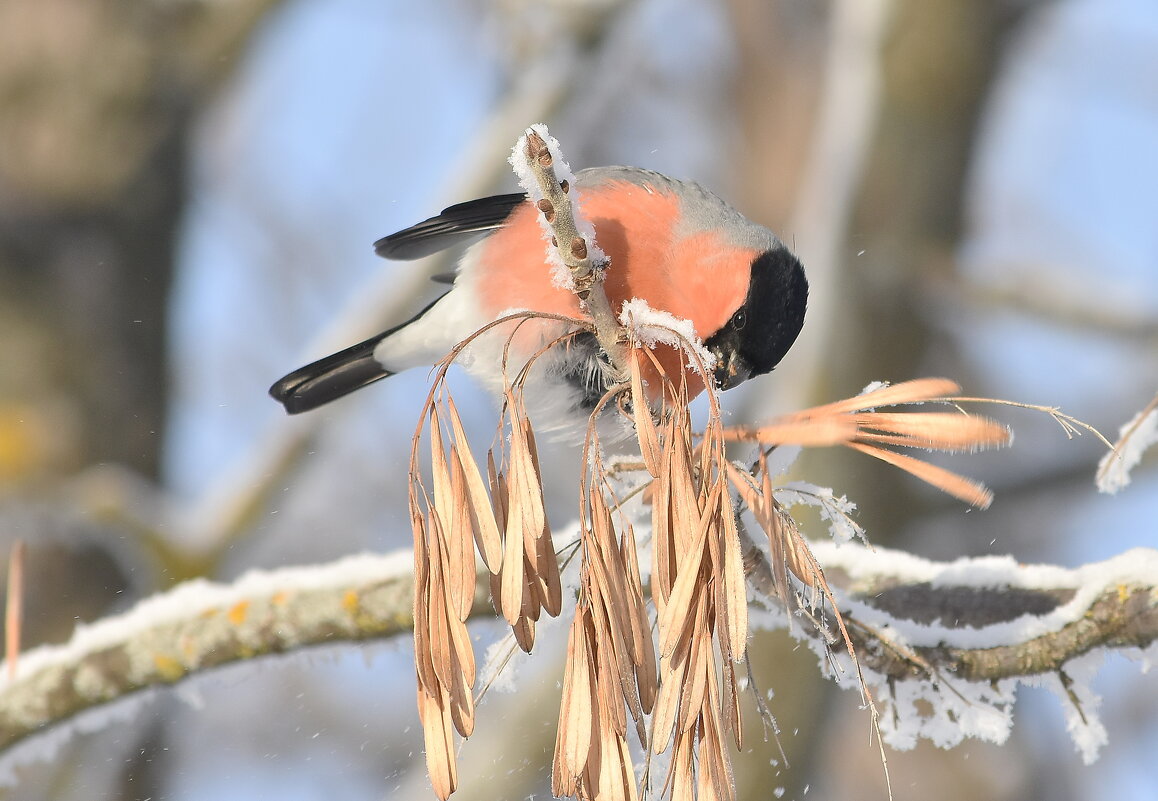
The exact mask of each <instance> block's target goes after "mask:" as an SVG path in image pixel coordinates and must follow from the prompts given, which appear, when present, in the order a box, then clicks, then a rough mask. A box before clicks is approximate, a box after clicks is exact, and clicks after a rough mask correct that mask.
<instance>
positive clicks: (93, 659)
mask: <svg viewBox="0 0 1158 801" xmlns="http://www.w3.org/2000/svg"><path fill="white" fill-rule="evenodd" d="M575 536H576V534H575V532H574V531H570V532H567V533H566V534H563V535H560V536H558V537H556V539H555V544H556V546H557V547H560V548H562V547H567V546H568V545H569V544H570V543H571V542H572V541H573V540H574V538H575ZM813 548H814V550H815V552H816V555H817V556H818V558H819V560H820V562H821V563H822V565H823V566H824V569H825V571H826V573H827V575H828V576H829V579H830V583H831V584H832V585H833V586H834V587H835V588H837V590H838V594H839V597H840V598H841V606H842V608H843V610H844V612H845V620H846V621H847V622H848V628H849V631H850V636H851V637H852V638H853V639H854V640H855V645H856V648H857V651H858V653H859V654H860V659H861V662H862V665H863V667H864V668H865V671H866V674H867V675H868V677H869V680H870V682H871V683H874V684H877V685H878V686H880V687H882V688H884V687H888V688H890V690H889V692H888V693H886V694H885V698H884V700H885V701H886V702H891V703H892V705H893V710H894V714H891V715H888V714H887V715H885V716H884V721H883V722H884V723H885V726H883V729H884V732H885V736H886V737H887V738H888V739H889V741H890V743H891V744H892V745H894V746H896V747H902V748H903V747H906V746H907V745H912V744H913V743H914V742H915V740H916V738H917V737H927V738H931V739H934V740H935V741H937V742H938V743H940V744H953V743H955V742H957V741H959V740H960V739H962V738H963V737H966V736H974V737H983V738H985V739H990V740H996V741H1001V740H1003V739H1004V737H1005V736H1006V735H1007V734H1008V727H1009V722H1010V721H1011V720H1012V701H1013V690H1014V689H1015V686H1016V683H1017V682H1018V681H1020V682H1021V683H1028V682H1038V681H1043V680H1045V679H1048V681H1047V682H1046V683H1050V682H1052V684H1053V686H1054V687H1055V689H1057V690H1058V692H1059V694H1061V695H1062V696H1063V698H1066V699H1068V702H1069V703H1070V704H1071V706H1072V711H1073V714H1074V720H1079V719H1080V721H1081V722H1082V723H1085V724H1086V726H1085V731H1086V734H1087V740H1086V741H1083V740H1081V739H1079V740H1078V742H1079V744H1080V745H1081V746H1082V748H1083V753H1085V755H1086V756H1087V758H1090V757H1091V755H1092V753H1093V752H1096V749H1097V746H1098V745H1100V744H1101V740H1098V739H1097V737H1096V734H1097V732H1098V731H1100V728H1099V724H1097V720H1096V717H1095V716H1094V714H1093V713H1094V712H1095V709H1094V708H1093V707H1096V701H1097V699H1096V698H1094V697H1092V695H1091V694H1090V692H1089V690H1088V688H1087V687H1086V686H1084V684H1083V680H1084V679H1085V678H1087V677H1086V676H1084V675H1082V674H1083V670H1085V669H1084V668H1081V665H1078V667H1079V668H1081V669H1078V670H1074V669H1073V666H1074V665H1075V664H1076V663H1075V661H1074V660H1077V659H1078V658H1079V657H1082V656H1083V655H1087V654H1091V653H1103V652H1106V651H1111V650H1125V651H1133V650H1134V649H1138V650H1145V649H1151V650H1150V651H1149V652H1148V655H1149V657H1150V658H1153V656H1154V653H1153V647H1154V642H1155V640H1158V551H1154V550H1150V549H1134V550H1131V551H1128V552H1127V553H1124V554H1122V555H1121V556H1118V557H1115V558H1113V559H1110V560H1108V561H1106V562H1101V563H1097V564H1091V565H1086V566H1083V567H1080V568H1077V569H1074V570H1067V569H1064V568H1060V567H1053V566H1047V565H1021V564H1018V563H1016V562H1014V561H1013V560H1012V559H1011V558H1009V557H982V558H976V559H958V560H956V561H954V562H947V563H938V562H929V561H925V560H922V559H919V558H917V557H913V556H911V555H908V554H905V553H903V552H898V551H889V550H886V549H875V550H870V549H868V548H865V547H862V546H857V545H851V544H845V545H842V546H840V547H836V546H834V545H831V544H827V543H825V544H814V545H813ZM747 557H748V558H747V562H748V564H749V568H750V580H751V581H752V582H753V583H754V585H755V586H756V588H757V590H758V591H759V590H760V589H761V587H760V584H761V568H760V566H759V565H758V564H755V565H754V562H758V561H759V559H760V557H759V556H755V557H753V554H752V553H749V554H748V555H747ZM753 566H754V569H753ZM479 575H480V579H479V582H478V584H477V586H476V590H475V602H474V609H473V612H472V614H474V615H476V616H483V615H487V616H489V615H493V614H494V613H493V610H492V609H491V608H490V605H489V603H487V602H486V598H487V596H488V592H489V581H490V578H489V573H488V571H485V570H481V571H480V572H479ZM412 592H413V576H412V574H411V554H410V552H409V551H408V550H407V551H400V552H397V553H394V554H388V555H384V556H371V555H362V556H354V557H348V558H345V559H342V560H340V561H337V562H334V563H331V564H328V565H321V566H310V567H299V568H287V569H281V570H274V571H263V572H254V573H249V574H246V575H245V576H243V577H241V578H240V579H238V580H237V581H236V582H235V583H233V584H231V585H223V584H214V583H211V582H208V581H203V580H195V581H191V582H187V583H185V584H182V585H180V586H178V587H176V588H174V589H173V590H170V591H169V592H167V593H164V594H161V595H158V596H155V597H152V598H149V599H146V600H144V601H142V602H141V603H140V604H138V605H137V606H136V607H134V608H133V609H131V610H129V611H128V612H126V613H124V614H122V615H118V616H115V617H110V618H106V619H105V620H102V621H100V622H97V623H94V624H91V625H87V626H82V627H81V628H79V629H78V630H77V632H76V633H75V634H74V635H73V637H72V640H71V641H70V642H68V643H67V644H64V645H60V646H46V647H41V648H37V649H34V650H33V651H30V652H28V653H26V654H24V655H22V656H21V658H20V661H19V663H18V667H17V671H16V675H15V676H14V677H13V678H11V679H2V680H0V750H8V749H10V748H12V747H13V746H14V745H16V744H17V743H19V742H20V741H22V740H24V739H25V738H28V737H29V736H30V735H33V734H36V733H39V732H41V731H43V730H45V729H46V728H47V727H51V726H53V725H55V724H60V723H62V722H65V721H67V720H69V719H71V718H73V717H74V716H76V715H77V714H79V713H81V712H83V711H85V710H88V709H91V708H94V707H97V706H100V705H103V704H111V703H113V702H115V701H118V700H120V699H123V698H127V697H129V696H131V695H133V694H135V693H138V692H139V691H141V690H145V689H147V688H151V687H157V686H164V685H172V684H175V683H177V682H179V681H181V680H182V679H184V678H187V677H191V676H194V675H198V674H201V673H204V672H205V671H208V670H210V669H212V668H215V667H220V666H223V665H226V664H230V663H237V662H243V661H247V660H254V659H257V658H259V657H263V656H269V655H276V654H282V653H287V652H294V651H300V650H302V649H305V648H309V647H313V646H318V645H334V644H339V643H353V642H359V641H365V640H372V639H380V638H387V637H393V636H397V635H399V634H409V632H410V630H411V626H412V623H413V620H412V610H411V601H412V598H411V594H412ZM765 595H767V594H766V593H765ZM767 597H774V596H767ZM770 603H775V602H771V601H770ZM790 619H792V620H793V623H792V624H791V625H790V628H791V629H792V630H793V632H794V634H795V635H796V636H798V637H806V638H809V639H810V640H811V641H812V642H814V644H815V645H816V647H817V650H818V652H820V653H822V654H823V655H824V656H823V662H824V664H826V665H828V666H830V667H831V666H835V667H834V668H833V670H835V672H836V674H837V678H838V680H839V681H840V682H841V683H842V684H847V685H848V686H849V687H850V688H852V687H856V686H857V685H856V684H855V681H853V680H852V679H851V678H850V677H851V672H850V671H849V670H847V669H844V670H843V672H841V670H842V668H841V666H840V663H839V661H840V658H841V656H842V652H841V646H840V645H839V644H836V643H832V642H831V641H830V642H828V643H824V642H819V641H818V640H819V638H818V637H816V635H815V628H814V627H813V626H812V625H811V624H810V623H808V622H804V623H803V624H802V623H801V622H800V621H798V620H796V619H795V618H790V617H789V616H786V615H784V614H783V613H782V612H779V611H778V612H777V613H776V614H774V615H772V616H769V617H768V619H766V620H765V621H763V625H764V627H770V628H783V627H785V626H789V623H788V621H789V620H790ZM1079 662H1080V660H1079ZM1027 680H1028V682H1027ZM929 697H934V698H935V704H934V705H933V706H934V707H936V709H935V712H934V715H935V716H940V717H935V718H933V719H929V718H928V712H927V710H926V711H924V712H923V714H924V715H925V717H924V718H921V714H922V712H919V711H918V710H923V709H924V707H923V706H922V705H920V704H917V703H915V702H916V701H917V700H919V699H920V698H929ZM946 716H948V718H949V719H946ZM995 719H997V720H998V721H1003V723H1001V724H995V723H994V720H995ZM1071 722H1073V721H1071ZM1071 728H1074V726H1071ZM1077 728H1079V729H1081V726H1080V725H1079V726H1078V727H1077ZM1090 731H1093V733H1094V735H1090V734H1089V732H1090ZM1075 736H1076V734H1075ZM1091 736H1092V737H1093V739H1090V737H1091ZM1101 737H1102V739H1103V740H1104V732H1101Z"/></svg>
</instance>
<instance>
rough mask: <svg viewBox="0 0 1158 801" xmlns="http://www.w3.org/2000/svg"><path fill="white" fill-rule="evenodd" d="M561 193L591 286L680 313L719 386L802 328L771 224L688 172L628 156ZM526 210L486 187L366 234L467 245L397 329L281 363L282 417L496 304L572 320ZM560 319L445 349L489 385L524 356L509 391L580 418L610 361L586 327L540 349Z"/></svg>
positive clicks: (793, 279)
mask: <svg viewBox="0 0 1158 801" xmlns="http://www.w3.org/2000/svg"><path fill="white" fill-rule="evenodd" d="M571 193H572V196H573V197H576V196H577V200H576V202H577V206H578V209H579V213H580V214H582V216H583V217H584V218H585V219H587V220H588V221H590V222H591V223H592V224H593V225H594V227H595V236H596V240H597V243H598V245H599V247H600V248H601V249H602V250H603V251H604V252H605V253H606V254H607V255H608V256H609V257H610V260H611V264H610V267H609V269H608V271H607V273H606V277H605V283H604V287H605V290H606V292H607V296H608V300H609V301H610V302H611V305H612V308H613V309H614V310H615V311H616V312H618V311H619V310H620V308H621V306H622V304H623V303H624V302H625V301H628V300H631V299H633V298H642V299H643V300H645V301H647V304H648V306H649V307H650V308H651V309H657V310H662V311H666V312H669V313H670V314H672V315H674V316H675V317H677V318H680V319H684V320H688V321H690V322H691V323H692V325H693V327H694V329H695V332H696V335H697V336H699V337H700V338H701V339H702V340H703V344H704V346H705V348H706V349H707V350H708V351H709V352H710V353H711V354H712V355H713V356H714V357H715V362H714V365H713V366H712V370H713V372H714V377H715V380H716V382H717V383H718V384H719V386H720V387H721V388H722V389H729V388H731V387H734V386H736V385H737V384H739V383H741V382H743V381H744V380H746V379H748V378H750V377H752V376H756V375H761V374H763V373H767V372H769V371H771V370H772V368H774V367H775V366H776V365H777V364H778V363H779V362H780V360H781V359H782V358H784V355H785V354H786V353H787V352H788V349H789V348H790V347H791V346H792V343H793V342H795V341H796V337H797V335H798V334H799V333H800V329H801V327H802V326H803V324H804V309H805V306H806V304H807V300H808V282H807V280H806V279H805V276H804V268H803V267H802V266H801V264H800V261H799V260H798V259H797V258H796V256H794V255H793V254H792V252H791V251H789V250H788V248H787V247H786V246H785V245H784V243H782V242H781V241H780V240H779V239H777V238H776V236H775V235H774V234H773V233H772V232H771V231H769V230H768V229H766V228H764V227H763V226H760V225H757V224H755V223H753V222H750V221H749V220H747V219H745V218H744V217H743V216H742V215H741V214H740V213H739V212H737V211H736V210H735V209H733V208H732V207H731V206H729V205H728V204H727V203H725V202H724V201H723V200H721V199H720V198H719V197H717V196H716V195H714V194H712V193H711V192H709V191H708V190H706V189H704V188H703V187H702V186H700V185H699V184H695V183H690V182H686V181H680V180H676V179H674V178H668V177H667V176H664V175H661V174H659V173H656V172H651V171H648V170H643V169H638V168H634V167H595V168H591V169H586V170H581V171H579V172H578V173H576V175H575V182H574V186H573V187H572V188H571ZM538 214H539V211H538V209H537V208H536V207H535V205H534V204H533V203H530V202H527V198H526V196H525V195H523V194H522V193H516V194H508V195H497V196H495V197H487V198H482V199H480V200H472V201H469V202H466V203H459V204H457V205H454V206H450V207H449V208H447V209H444V210H443V211H442V213H441V214H439V215H437V216H436V217H431V218H430V219H428V220H426V221H424V222H420V223H418V224H417V225H413V226H411V227H410V228H407V229H405V230H403V231H399V232H398V233H396V234H391V235H390V236H387V237H385V238H383V239H380V240H378V241H377V242H376V243H374V249H375V251H376V252H377V253H378V255H379V256H382V257H384V258H388V259H418V258H421V257H423V256H427V255H430V254H432V253H435V252H437V251H440V250H443V249H445V248H449V247H453V246H456V245H464V244H467V243H470V242H472V240H477V241H473V244H470V246H469V247H468V248H467V249H466V251H465V252H464V254H463V256H462V258H461V260H460V261H459V264H458V269H457V272H456V274H455V276H454V281H453V287H452V288H451V289H450V291H448V292H447V293H445V294H444V295H442V296H441V297H440V298H438V299H437V300H435V301H434V302H433V303H431V304H430V305H429V306H427V307H426V308H425V309H423V310H422V311H421V312H419V313H418V314H417V315H416V316H414V317H413V318H411V319H410V320H407V321H406V322H404V323H402V324H401V325H398V326H395V327H394V328H390V329H388V330H386V331H383V332H382V333H381V334H378V335H377V336H374V337H371V338H370V339H367V340H366V341H365V342H360V343H358V344H356V345H353V346H351V347H349V348H346V349H345V350H343V351H340V352H338V353H335V354H333V355H331V356H327V357H325V358H324V359H320V360H318V361H316V362H313V363H312V364H308V365H306V366H305V367H302V368H299V369H297V370H294V371H293V372H292V373H290V374H288V375H286V376H285V377H284V378H282V379H280V380H279V381H277V383H275V384H274V385H273V386H272V387H270V390H269V392H270V395H272V396H273V397H274V398H275V399H276V400H278V401H280V402H281V403H282V404H283V405H284V406H285V410H286V412H288V413H289V414H298V413H299V412H305V411H309V410H310V409H314V408H316V407H318V406H321V405H322V404H325V403H328V402H330V401H332V400H335V399H336V398H340V397H342V396H343V395H346V394H348V393H350V392H353V391H354V390H356V389H359V388H361V387H364V386H366V385H367V384H371V383H373V382H375V381H378V380H380V379H383V378H386V377H388V376H391V375H394V374H395V373H399V372H401V371H403V370H408V369H410V368H412V367H418V366H422V365H428V366H429V365H432V364H434V363H435V362H437V361H439V360H440V359H442V358H443V357H445V356H446V354H447V353H448V352H449V351H450V350H451V349H452V348H453V347H454V346H455V345H456V344H457V343H459V342H460V341H462V340H463V339H465V338H466V337H468V336H469V335H471V334H472V333H474V332H475V331H477V330H478V329H479V328H481V327H482V326H484V325H485V324H487V323H489V322H492V321H494V320H496V319H498V318H499V317H501V316H503V315H504V314H505V313H508V312H511V311H514V310H520V311H535V312H547V313H552V314H559V315H567V316H569V317H572V318H576V317H578V318H582V317H583V313H582V312H581V310H580V308H579V301H578V299H577V298H576V296H575V295H574V294H573V293H572V292H571V291H570V290H569V289H567V288H565V287H563V286H560V285H559V283H558V282H557V281H556V280H555V279H554V278H553V271H552V267H551V265H550V264H548V259H547V243H546V242H545V240H544V234H543V230H542V228H541V226H540V223H539V221H538V219H537V215H538ZM571 330H574V328H573V327H569V325H568V324H567V323H564V322H560V321H557V320H551V319H542V318H536V319H530V320H526V321H523V322H521V323H519V324H517V325H516V324H515V323H505V324H504V325H503V326H500V327H498V328H496V329H494V330H493V331H492V332H488V334H486V335H484V336H483V337H480V338H478V339H476V340H475V341H474V342H473V343H472V344H471V346H470V347H469V348H468V349H467V350H466V351H465V352H464V353H463V354H462V357H461V358H460V361H462V362H464V363H465V366H466V368H467V370H468V371H469V372H470V373H472V374H473V375H475V376H476V377H478V378H479V379H481V380H482V382H483V383H484V384H485V385H487V386H488V387H489V388H490V389H492V390H494V389H497V390H499V391H501V389H502V387H503V382H504V378H503V375H504V364H505V370H506V374H507V376H508V377H509V376H513V375H515V374H516V373H517V372H518V371H519V370H520V369H521V368H522V367H523V365H524V364H525V363H526V362H527V361H528V359H530V358H532V357H535V356H536V355H537V358H536V362H535V365H534V368H533V370H532V371H531V372H530V373H529V374H528V376H529V378H528V381H531V382H534V383H533V389H531V386H532V385H531V384H528V389H530V391H527V392H525V393H524V394H525V395H526V396H527V397H528V398H530V399H532V400H533V401H534V403H533V405H534V406H535V407H538V408H539V409H541V410H543V413H544V414H547V415H554V416H561V417H562V418H567V417H568V416H569V417H570V418H571V421H574V420H577V419H585V418H586V416H587V415H588V414H589V413H590V410H591V409H592V407H594V406H595V404H596V403H597V402H598V400H599V398H600V397H602V395H603V393H604V392H605V391H606V390H607V389H608V387H609V385H610V382H611V380H612V378H611V375H610V373H611V371H610V370H609V369H608V368H609V365H608V363H607V360H606V357H605V356H604V355H603V353H602V351H601V349H600V348H599V345H598V343H597V341H596V339H595V335H594V334H592V333H588V332H585V331H581V332H579V333H577V334H575V335H573V336H572V337H570V338H568V339H565V340H564V342H563V343H562V344H561V345H560V346H559V347H553V348H548V349H547V350H546V351H545V352H541V351H543V349H544V347H545V346H546V345H547V344H548V343H551V342H553V341H555V340H556V339H558V338H559V337H561V336H564V335H565V334H566V333H567V332H568V331H571ZM661 351H662V352H661ZM656 356H657V358H658V359H659V361H660V362H661V364H663V365H664V367H665V369H667V368H671V367H674V368H676V370H677V372H676V373H675V374H678V370H679V369H681V368H684V369H686V363H687V357H686V356H685V355H684V354H681V353H678V352H676V350H675V349H674V348H673V347H671V346H665V345H662V344H661V345H658V346H657V349H656ZM504 360H505V361H504ZM669 374H670V373H669ZM689 386H693V385H692V384H689ZM700 387H702V383H701V384H700ZM528 408H531V406H530V405H529V407H528ZM531 411H532V413H533V414H534V413H535V409H531ZM579 415H582V417H580V416H579ZM571 421H567V420H565V419H564V420H559V425H565V424H566V423H567V422H571ZM551 424H552V423H551V422H550V421H548V427H549V426H550V425H551Z"/></svg>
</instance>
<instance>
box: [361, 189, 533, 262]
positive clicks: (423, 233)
mask: <svg viewBox="0 0 1158 801" xmlns="http://www.w3.org/2000/svg"><path fill="white" fill-rule="evenodd" d="M526 198H527V196H526V195H524V194H523V193H522V192H515V193H513V194H510V195H495V196H493V197H484V198H479V199H478V200H468V201H467V202H465V203H456V204H455V205H453V206H448V207H447V208H445V209H443V210H442V213H441V214H439V215H438V216H436V217H431V218H430V219H429V220H424V221H422V222H420V223H418V224H417V225H412V226H410V227H409V228H406V229H403V230H401V231H399V232H398V233H396V234H390V236H386V237H383V238H382V239H379V240H378V241H377V242H375V243H374V252H375V253H377V254H378V255H379V256H381V257H382V258H384V259H401V260H403V261H406V260H410V259H421V258H422V257H423V256H429V255H430V254H431V253H437V252H438V251H440V250H446V249H447V248H449V247H453V246H454V245H458V244H462V243H464V242H466V241H467V240H470V239H473V238H474V237H476V236H477V235H478V234H480V233H485V232H486V231H491V230H494V229H495V228H499V227H501V226H502V224H503V223H504V222H506V219H507V217H509V216H511V212H512V211H514V210H515V207H516V206H518V205H519V204H520V203H522V202H523V201H524V200H526Z"/></svg>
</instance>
